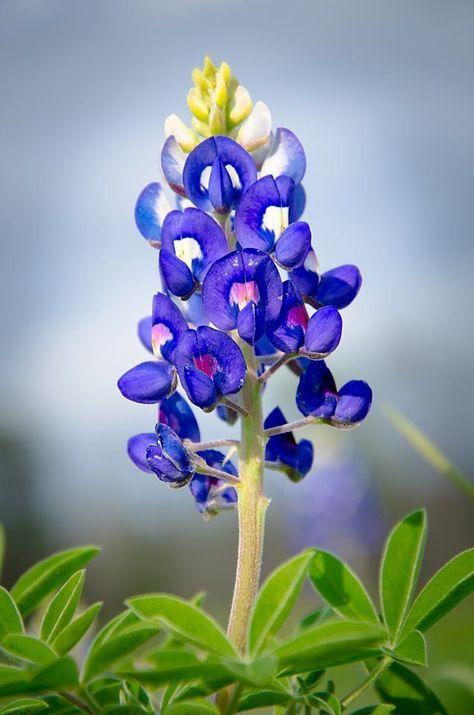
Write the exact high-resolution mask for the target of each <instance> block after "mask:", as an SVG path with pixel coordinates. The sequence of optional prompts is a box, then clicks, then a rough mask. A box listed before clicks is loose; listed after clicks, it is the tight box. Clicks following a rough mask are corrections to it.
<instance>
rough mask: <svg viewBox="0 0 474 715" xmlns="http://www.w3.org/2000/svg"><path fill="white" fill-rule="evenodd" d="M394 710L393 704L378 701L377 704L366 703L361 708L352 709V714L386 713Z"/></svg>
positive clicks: (376, 714) (377, 714)
mask: <svg viewBox="0 0 474 715" xmlns="http://www.w3.org/2000/svg"><path fill="white" fill-rule="evenodd" d="M394 710H395V705H387V704H385V703H380V704H379V705H367V707H365V708H362V709H361V710H354V712H353V713H352V715H387V714H388V713H392V712H393V711H394Z"/></svg>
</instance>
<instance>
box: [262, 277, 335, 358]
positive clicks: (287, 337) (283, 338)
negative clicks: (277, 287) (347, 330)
mask: <svg viewBox="0 0 474 715" xmlns="http://www.w3.org/2000/svg"><path fill="white" fill-rule="evenodd" d="M341 335H342V319H341V316H340V315H339V312H338V311H337V309H336V308H334V307H333V306H327V307H325V308H320V309H319V310H317V311H316V312H315V313H314V315H312V316H311V318H310V317H309V316H308V313H307V310H306V307H305V305H304V303H303V299H302V298H301V295H300V294H299V292H298V290H297V289H296V288H295V287H294V286H293V284H292V283H291V282H290V281H285V283H284V284H283V304H282V309H281V312H280V315H279V316H278V319H277V320H276V321H274V322H273V323H271V324H270V325H269V327H268V329H267V336H268V338H269V339H270V341H271V342H272V344H273V345H274V346H275V347H276V348H277V349H278V350H282V351H283V352H284V353H299V354H300V355H304V356H306V357H309V358H312V359H313V360H319V359H321V358H323V357H326V356H327V355H329V354H330V353H332V352H333V351H334V350H335V349H336V348H337V346H338V345H339V342H340V340H341Z"/></svg>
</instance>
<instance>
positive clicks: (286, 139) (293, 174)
mask: <svg viewBox="0 0 474 715" xmlns="http://www.w3.org/2000/svg"><path fill="white" fill-rule="evenodd" d="M305 171H306V156H305V153H304V149H303V146H302V144H301V142H300V141H299V139H297V137H296V136H295V135H294V134H293V132H291V131H290V130H289V129H285V128H284V127H279V128H278V129H277V130H276V132H275V135H274V137H273V141H272V144H271V146H270V151H269V152H268V154H267V156H266V159H265V161H264V162H263V165H262V168H261V171H260V176H267V175H268V174H270V175H271V176H274V177H275V178H276V177H277V176H281V175H282V174H284V175H285V176H289V177H290V178H291V179H293V181H294V182H295V184H299V183H300V181H301V180H302V178H303V176H304V175H305Z"/></svg>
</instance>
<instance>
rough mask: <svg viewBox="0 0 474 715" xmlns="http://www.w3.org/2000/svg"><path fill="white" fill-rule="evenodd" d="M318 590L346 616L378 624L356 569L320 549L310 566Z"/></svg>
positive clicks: (310, 575)
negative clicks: (355, 571)
mask: <svg viewBox="0 0 474 715" xmlns="http://www.w3.org/2000/svg"><path fill="white" fill-rule="evenodd" d="M309 578H310V581H311V583H312V584H313V586H314V588H315V589H316V591H318V592H319V593H320V594H321V596H322V597H323V598H324V599H325V600H326V601H327V602H328V603H329V605H330V606H332V608H333V609H334V610H335V611H336V612H337V613H339V614H340V615H341V616H343V617H344V618H350V619H354V620H361V621H366V622H368V623H376V624H379V619H378V616H377V612H376V610H375V607H374V605H373V603H372V601H371V599H370V596H369V595H368V593H367V591H366V590H365V588H364V587H363V585H362V583H361V582H360V581H359V579H358V578H357V576H356V575H355V574H354V572H353V571H352V570H351V569H350V568H349V567H348V566H347V565H346V564H345V563H343V562H342V561H340V560H339V559H338V558H337V557H336V556H333V554H330V553H328V552H326V551H321V550H319V549H318V551H317V552H316V555H315V556H314V558H313V560H312V561H311V564H310V567H309Z"/></svg>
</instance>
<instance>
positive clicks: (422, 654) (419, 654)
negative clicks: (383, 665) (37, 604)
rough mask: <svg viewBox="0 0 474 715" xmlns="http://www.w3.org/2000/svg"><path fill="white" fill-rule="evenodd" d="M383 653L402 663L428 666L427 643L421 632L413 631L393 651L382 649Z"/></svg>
mask: <svg viewBox="0 0 474 715" xmlns="http://www.w3.org/2000/svg"><path fill="white" fill-rule="evenodd" d="M382 651H383V652H384V653H386V654H387V655H390V656H392V658H395V660H399V661H401V662H402V663H410V664H411V665H423V666H426V665H427V661H426V641H425V638H424V636H423V633H420V631H412V632H411V633H410V634H409V635H408V636H407V637H406V638H405V639H404V640H402V641H400V643H399V644H398V645H397V647H396V648H394V649H393V650H390V649H388V648H382Z"/></svg>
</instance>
